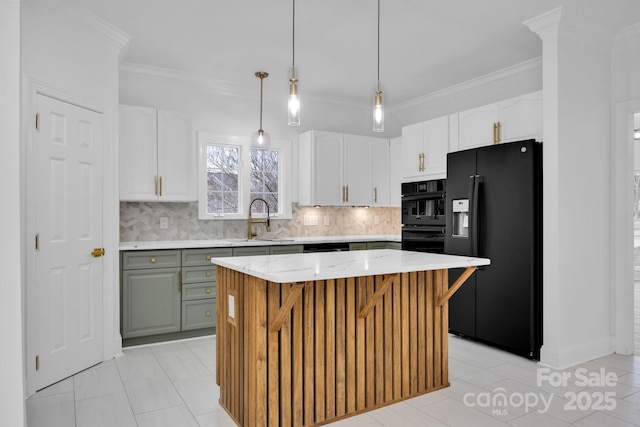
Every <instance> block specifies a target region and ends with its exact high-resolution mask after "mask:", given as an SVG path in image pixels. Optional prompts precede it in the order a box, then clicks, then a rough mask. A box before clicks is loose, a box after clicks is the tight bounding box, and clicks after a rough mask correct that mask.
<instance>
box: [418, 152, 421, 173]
mask: <svg viewBox="0 0 640 427" xmlns="http://www.w3.org/2000/svg"><path fill="white" fill-rule="evenodd" d="M418 172H422V153H418Z"/></svg>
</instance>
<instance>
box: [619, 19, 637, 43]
mask: <svg viewBox="0 0 640 427" xmlns="http://www.w3.org/2000/svg"><path fill="white" fill-rule="evenodd" d="M638 41H640V23H638V24H633V25H630V26H628V27H625V28H623V29H621V30H620V31H618V33H617V34H616V38H615V45H616V46H617V47H621V46H624V45H627V44H630V43H637V42H638Z"/></svg>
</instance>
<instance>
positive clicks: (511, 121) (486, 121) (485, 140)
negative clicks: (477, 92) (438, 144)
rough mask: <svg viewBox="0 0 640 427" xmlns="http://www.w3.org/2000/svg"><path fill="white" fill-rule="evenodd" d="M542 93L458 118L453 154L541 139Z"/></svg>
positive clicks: (490, 106)
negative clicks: (489, 146) (494, 145)
mask: <svg viewBox="0 0 640 427" xmlns="http://www.w3.org/2000/svg"><path fill="white" fill-rule="evenodd" d="M541 134H542V92H533V93H530V94H526V95H522V96H517V97H514V98H509V99H506V100H504V101H500V102H497V103H493V104H487V105H483V106H481V107H477V108H472V109H470V110H466V111H462V112H460V113H459V114H458V144H457V147H455V146H454V147H453V149H454V150H466V149H468V148H475V147H481V146H484V145H491V144H497V143H500V142H511V141H518V140H523V139H538V140H539V139H540V135H541Z"/></svg>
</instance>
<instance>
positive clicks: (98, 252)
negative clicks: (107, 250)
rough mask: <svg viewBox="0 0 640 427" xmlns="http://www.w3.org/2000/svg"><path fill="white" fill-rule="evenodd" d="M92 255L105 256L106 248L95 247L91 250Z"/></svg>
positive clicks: (96, 256) (95, 256)
mask: <svg viewBox="0 0 640 427" xmlns="http://www.w3.org/2000/svg"><path fill="white" fill-rule="evenodd" d="M91 256H92V257H94V258H100V257H101V256H104V248H95V249H94V250H93V251H92V252H91Z"/></svg>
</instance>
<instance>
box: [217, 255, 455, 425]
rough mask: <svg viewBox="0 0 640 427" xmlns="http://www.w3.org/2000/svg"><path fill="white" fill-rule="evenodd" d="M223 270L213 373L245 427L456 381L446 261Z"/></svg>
mask: <svg viewBox="0 0 640 427" xmlns="http://www.w3.org/2000/svg"><path fill="white" fill-rule="evenodd" d="M217 269H218V271H217V277H218V286H217V302H218V311H217V316H218V318H217V340H218V345H216V352H217V365H216V373H217V375H216V381H217V383H218V385H219V386H220V404H221V405H222V406H223V407H224V408H225V409H226V411H227V412H228V413H229V415H230V416H231V417H232V418H233V419H234V421H235V422H236V423H237V424H238V425H241V426H266V425H268V426H314V425H320V424H324V423H328V422H331V421H335V420H336V419H339V418H344V417H347V416H352V415H355V414H358V413H362V412H365V411H369V410H371V409H374V408H378V407H381V406H384V405H388V404H390V403H394V402H397V401H400V400H404V399H407V398H410V397H414V396H417V395H420V394H424V393H427V392H430V391H434V390H438V389H441V388H443V387H447V386H448V385H449V381H448V378H449V375H448V346H447V340H448V336H447V331H448V313H447V304H446V303H444V304H440V305H439V304H438V302H439V301H442V297H443V295H444V294H445V292H446V291H447V289H448V272H447V270H446V269H445V270H430V271H419V272H410V273H398V274H392V275H376V276H361V277H350V278H341V279H327V280H317V281H307V282H299V283H276V282H270V281H266V280H264V279H260V278H257V277H255V276H251V275H247V274H244V273H241V272H238V271H236V270H232V269H228V268H226V267H223V266H219V265H218V266H217ZM230 296H231V297H232V298H231V299H230ZM229 304H233V307H230V305H229ZM231 314H232V316H231Z"/></svg>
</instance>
